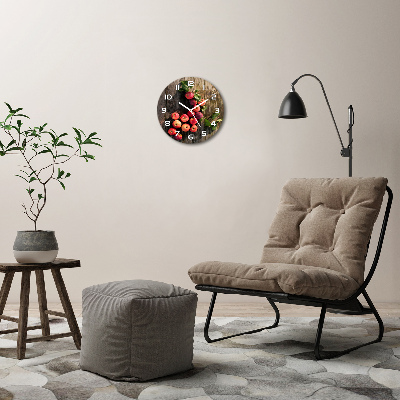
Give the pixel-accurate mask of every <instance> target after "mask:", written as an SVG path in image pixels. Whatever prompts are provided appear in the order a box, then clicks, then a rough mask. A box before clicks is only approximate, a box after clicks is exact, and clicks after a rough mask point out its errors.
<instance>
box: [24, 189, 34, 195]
mask: <svg viewBox="0 0 400 400" xmlns="http://www.w3.org/2000/svg"><path fill="white" fill-rule="evenodd" d="M25 190H26V191H27V192H28V193H29V194H32V193H33V192H34V191H35V189H31V188H29V189H25Z"/></svg>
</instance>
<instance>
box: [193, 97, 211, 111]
mask: <svg viewBox="0 0 400 400" xmlns="http://www.w3.org/2000/svg"><path fill="white" fill-rule="evenodd" d="M206 101H208V99H206V100H204V101H202V102H201V103H200V104H197V105H196V106H195V107H193V108H196V107H197V106H201V105H203V104H204V103H205V102H206ZM193 108H192V110H193ZM192 110H190V111H192Z"/></svg>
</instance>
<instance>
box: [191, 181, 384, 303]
mask: <svg viewBox="0 0 400 400" xmlns="http://www.w3.org/2000/svg"><path fill="white" fill-rule="evenodd" d="M386 184H387V179H385V178H337V179H292V180H290V181H289V182H288V183H287V184H286V185H285V186H284V188H283V190H282V196H281V201H280V204H279V207H278V211H277V214H276V215H275V218H274V220H273V221H272V224H271V227H270V230H269V239H268V241H267V243H266V245H265V246H264V250H263V255H262V259H261V264H259V265H245V264H236V263H221V262H217V261H212V262H205V263H200V264H197V265H195V266H194V267H192V268H191V269H190V270H189V276H190V278H191V279H192V281H193V282H194V283H196V284H205V285H213V286H222V287H233V288H240V289H253V290H264V291H271V292H284V293H290V294H298V295H306V296H311V297H318V298H325V299H331V300H336V299H345V298H347V297H349V296H350V295H351V294H352V293H354V292H355V291H356V289H357V288H358V287H359V286H360V285H361V284H362V282H363V280H364V268H365V254H366V251H367V245H368V241H369V238H370V236H371V233H372V229H373V225H374V223H375V221H376V218H377V216H378V214H379V210H380V207H381V204H382V199H383V196H384V194H385V188H386Z"/></svg>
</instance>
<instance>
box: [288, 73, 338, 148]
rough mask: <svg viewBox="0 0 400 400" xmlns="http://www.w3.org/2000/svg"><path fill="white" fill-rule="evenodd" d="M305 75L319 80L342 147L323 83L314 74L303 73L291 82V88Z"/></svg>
mask: <svg viewBox="0 0 400 400" xmlns="http://www.w3.org/2000/svg"><path fill="white" fill-rule="evenodd" d="M305 76H311V77H312V78H315V79H316V80H317V81H318V82H319V84H320V85H321V89H322V92H323V93H324V96H325V100H326V104H327V105H328V108H329V111H330V113H331V117H332V120H333V123H334V125H335V128H336V132H337V134H338V138H339V140H340V145H341V146H342V149H344V145H343V141H342V137H341V136H340V133H339V129H338V127H337V125H336V121H335V117H334V116H333V112H332V109H331V106H330V104H329V101H328V97H327V95H326V92H325V89H324V85H323V84H322V82H321V81H320V80H319V79H318V78H317V77H316V76H315V75H312V74H304V75H301V76H299V77H298V78H297V79H296V80H295V81H293V82H292V89H293V90H294V85H295V84H296V83H297V82H298V81H299V80H300V79H301V78H303V77H305Z"/></svg>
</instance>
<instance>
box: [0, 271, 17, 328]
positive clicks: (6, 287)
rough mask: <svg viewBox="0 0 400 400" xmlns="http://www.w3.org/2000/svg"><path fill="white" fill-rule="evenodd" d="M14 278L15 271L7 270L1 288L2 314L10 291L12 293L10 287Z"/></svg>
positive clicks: (0, 312) (0, 305)
mask: <svg viewBox="0 0 400 400" xmlns="http://www.w3.org/2000/svg"><path fill="white" fill-rule="evenodd" d="M13 278H14V272H6V274H5V276H4V279H3V284H2V285H1V290H0V315H2V314H3V312H4V307H5V305H6V303H7V298H8V293H10V288H11V284H12V281H13ZM0 321H1V318H0Z"/></svg>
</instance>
